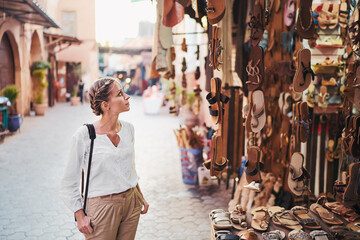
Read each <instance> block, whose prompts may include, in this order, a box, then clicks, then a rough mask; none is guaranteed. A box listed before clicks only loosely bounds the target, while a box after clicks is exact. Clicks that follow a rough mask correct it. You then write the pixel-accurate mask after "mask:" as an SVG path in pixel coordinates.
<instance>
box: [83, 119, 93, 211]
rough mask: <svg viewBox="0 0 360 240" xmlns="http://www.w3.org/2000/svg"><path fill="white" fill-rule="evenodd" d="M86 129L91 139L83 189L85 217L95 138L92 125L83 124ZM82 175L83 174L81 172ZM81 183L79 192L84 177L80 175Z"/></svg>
mask: <svg viewBox="0 0 360 240" xmlns="http://www.w3.org/2000/svg"><path fill="white" fill-rule="evenodd" d="M85 125H86V127H87V128H88V131H89V136H90V139H91V143H90V154H89V164H88V171H87V175H86V187H85V196H84V207H83V211H84V214H85V216H86V215H87V214H86V202H87V196H88V190H89V178H90V168H91V159H92V153H93V148H94V139H95V138H96V133H95V128H94V125H92V124H85ZM83 173H84V172H83ZM82 176H83V177H82V183H81V188H82V189H81V192H83V188H84V175H82Z"/></svg>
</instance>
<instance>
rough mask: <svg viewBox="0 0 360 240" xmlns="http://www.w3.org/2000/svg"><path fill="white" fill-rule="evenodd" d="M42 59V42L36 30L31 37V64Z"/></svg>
mask: <svg viewBox="0 0 360 240" xmlns="http://www.w3.org/2000/svg"><path fill="white" fill-rule="evenodd" d="M41 60H42V54H41V44H40V38H39V35H38V33H37V32H36V31H35V32H34V33H33V35H32V38H31V47H30V62H31V64H32V63H33V62H36V61H41Z"/></svg>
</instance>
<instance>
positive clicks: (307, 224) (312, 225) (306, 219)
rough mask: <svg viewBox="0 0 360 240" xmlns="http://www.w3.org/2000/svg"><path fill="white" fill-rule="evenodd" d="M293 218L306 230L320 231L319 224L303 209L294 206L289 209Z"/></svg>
mask: <svg viewBox="0 0 360 240" xmlns="http://www.w3.org/2000/svg"><path fill="white" fill-rule="evenodd" d="M291 212H292V214H293V215H294V216H295V218H296V219H297V220H298V221H299V222H300V223H301V224H302V225H303V226H304V228H307V229H321V226H320V225H319V222H318V221H317V220H316V219H314V218H311V217H310V216H309V215H308V212H309V210H308V209H307V208H305V207H301V206H295V207H293V208H292V209H291Z"/></svg>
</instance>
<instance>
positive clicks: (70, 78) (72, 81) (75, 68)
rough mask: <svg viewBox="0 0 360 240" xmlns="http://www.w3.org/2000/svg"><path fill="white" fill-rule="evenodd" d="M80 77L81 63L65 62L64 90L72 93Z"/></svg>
mask: <svg viewBox="0 0 360 240" xmlns="http://www.w3.org/2000/svg"><path fill="white" fill-rule="evenodd" d="M80 79H81V63H76V62H67V63H66V91H67V92H68V93H72V91H73V90H74V86H75V85H76V84H78V81H79V80H80Z"/></svg>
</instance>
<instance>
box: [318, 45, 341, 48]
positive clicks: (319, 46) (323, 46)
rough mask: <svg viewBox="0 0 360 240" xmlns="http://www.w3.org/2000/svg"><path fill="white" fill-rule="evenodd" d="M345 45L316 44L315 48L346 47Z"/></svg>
mask: <svg viewBox="0 0 360 240" xmlns="http://www.w3.org/2000/svg"><path fill="white" fill-rule="evenodd" d="M344 47H345V46H344V45H316V46H315V48H344Z"/></svg>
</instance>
